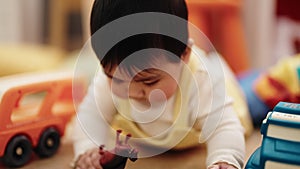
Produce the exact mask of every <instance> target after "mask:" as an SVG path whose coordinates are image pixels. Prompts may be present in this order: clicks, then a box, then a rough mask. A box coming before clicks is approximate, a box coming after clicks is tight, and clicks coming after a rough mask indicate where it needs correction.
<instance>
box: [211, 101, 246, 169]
mask: <svg viewBox="0 0 300 169" xmlns="http://www.w3.org/2000/svg"><path fill="white" fill-rule="evenodd" d="M207 149H208V156H207V164H208V165H209V166H219V168H220V169H223V168H224V169H226V167H227V168H228V167H229V166H231V167H229V168H228V169H231V168H238V169H241V168H242V167H243V162H244V154H245V140H244V133H243V128H242V126H241V124H240V122H239V120H238V118H237V117H236V115H235V113H234V110H233V109H232V107H231V106H230V105H228V106H226V107H225V109H224V113H223V115H222V117H221V118H220V122H219V123H218V126H217V128H216V130H215V131H214V132H213V133H212V135H211V136H210V137H209V139H208V140H207Z"/></svg>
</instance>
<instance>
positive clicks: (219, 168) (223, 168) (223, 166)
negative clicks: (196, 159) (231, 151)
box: [208, 162, 236, 169]
mask: <svg viewBox="0 0 300 169" xmlns="http://www.w3.org/2000/svg"><path fill="white" fill-rule="evenodd" d="M208 169H236V167H234V166H232V165H230V164H228V163H225V162H221V163H216V164H214V165H212V166H210V167H208Z"/></svg>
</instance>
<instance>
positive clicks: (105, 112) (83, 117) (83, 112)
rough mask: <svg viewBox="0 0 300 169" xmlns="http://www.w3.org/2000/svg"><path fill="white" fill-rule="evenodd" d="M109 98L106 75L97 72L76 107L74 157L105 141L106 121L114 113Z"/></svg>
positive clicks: (109, 119) (108, 120)
mask: <svg viewBox="0 0 300 169" xmlns="http://www.w3.org/2000/svg"><path fill="white" fill-rule="evenodd" d="M111 98H112V97H111V93H110V89H109V86H108V83H107V80H106V77H105V75H103V73H102V72H99V73H98V76H96V77H95V79H94V82H93V83H92V84H91V85H90V86H89V89H88V92H87V95H86V96H85V98H84V99H83V101H82V103H81V104H80V106H79V108H78V112H77V120H76V123H75V126H74V133H73V142H74V153H75V158H77V156H78V155H80V154H82V153H84V152H85V151H86V150H88V149H91V148H95V147H98V146H99V145H101V144H105V143H106V138H107V137H106V136H107V131H108V127H109V126H108V122H110V121H111V119H112V116H113V114H114V113H115V108H114V104H113V102H112V99H111ZM103 117H104V118H103Z"/></svg>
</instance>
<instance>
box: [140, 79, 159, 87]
mask: <svg viewBox="0 0 300 169" xmlns="http://www.w3.org/2000/svg"><path fill="white" fill-rule="evenodd" d="M157 82H159V80H154V81H144V82H143V83H144V84H145V85H147V86H153V85H155V84H156V83H157Z"/></svg>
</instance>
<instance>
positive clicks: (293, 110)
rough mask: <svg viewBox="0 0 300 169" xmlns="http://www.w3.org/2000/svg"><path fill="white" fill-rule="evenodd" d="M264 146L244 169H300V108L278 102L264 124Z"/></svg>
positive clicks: (262, 132)
mask: <svg viewBox="0 0 300 169" xmlns="http://www.w3.org/2000/svg"><path fill="white" fill-rule="evenodd" d="M261 134H262V135H263V140H262V145H261V147H259V148H258V149H257V150H256V151H255V152H254V153H253V154H252V155H251V157H250V158H249V160H248V162H247V164H246V167H245V169H300V104H297V103H287V102H279V103H278V104H277V105H276V106H275V108H274V109H273V111H271V112H269V113H268V115H267V117H266V119H265V120H264V121H263V123H262V127H261Z"/></svg>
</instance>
